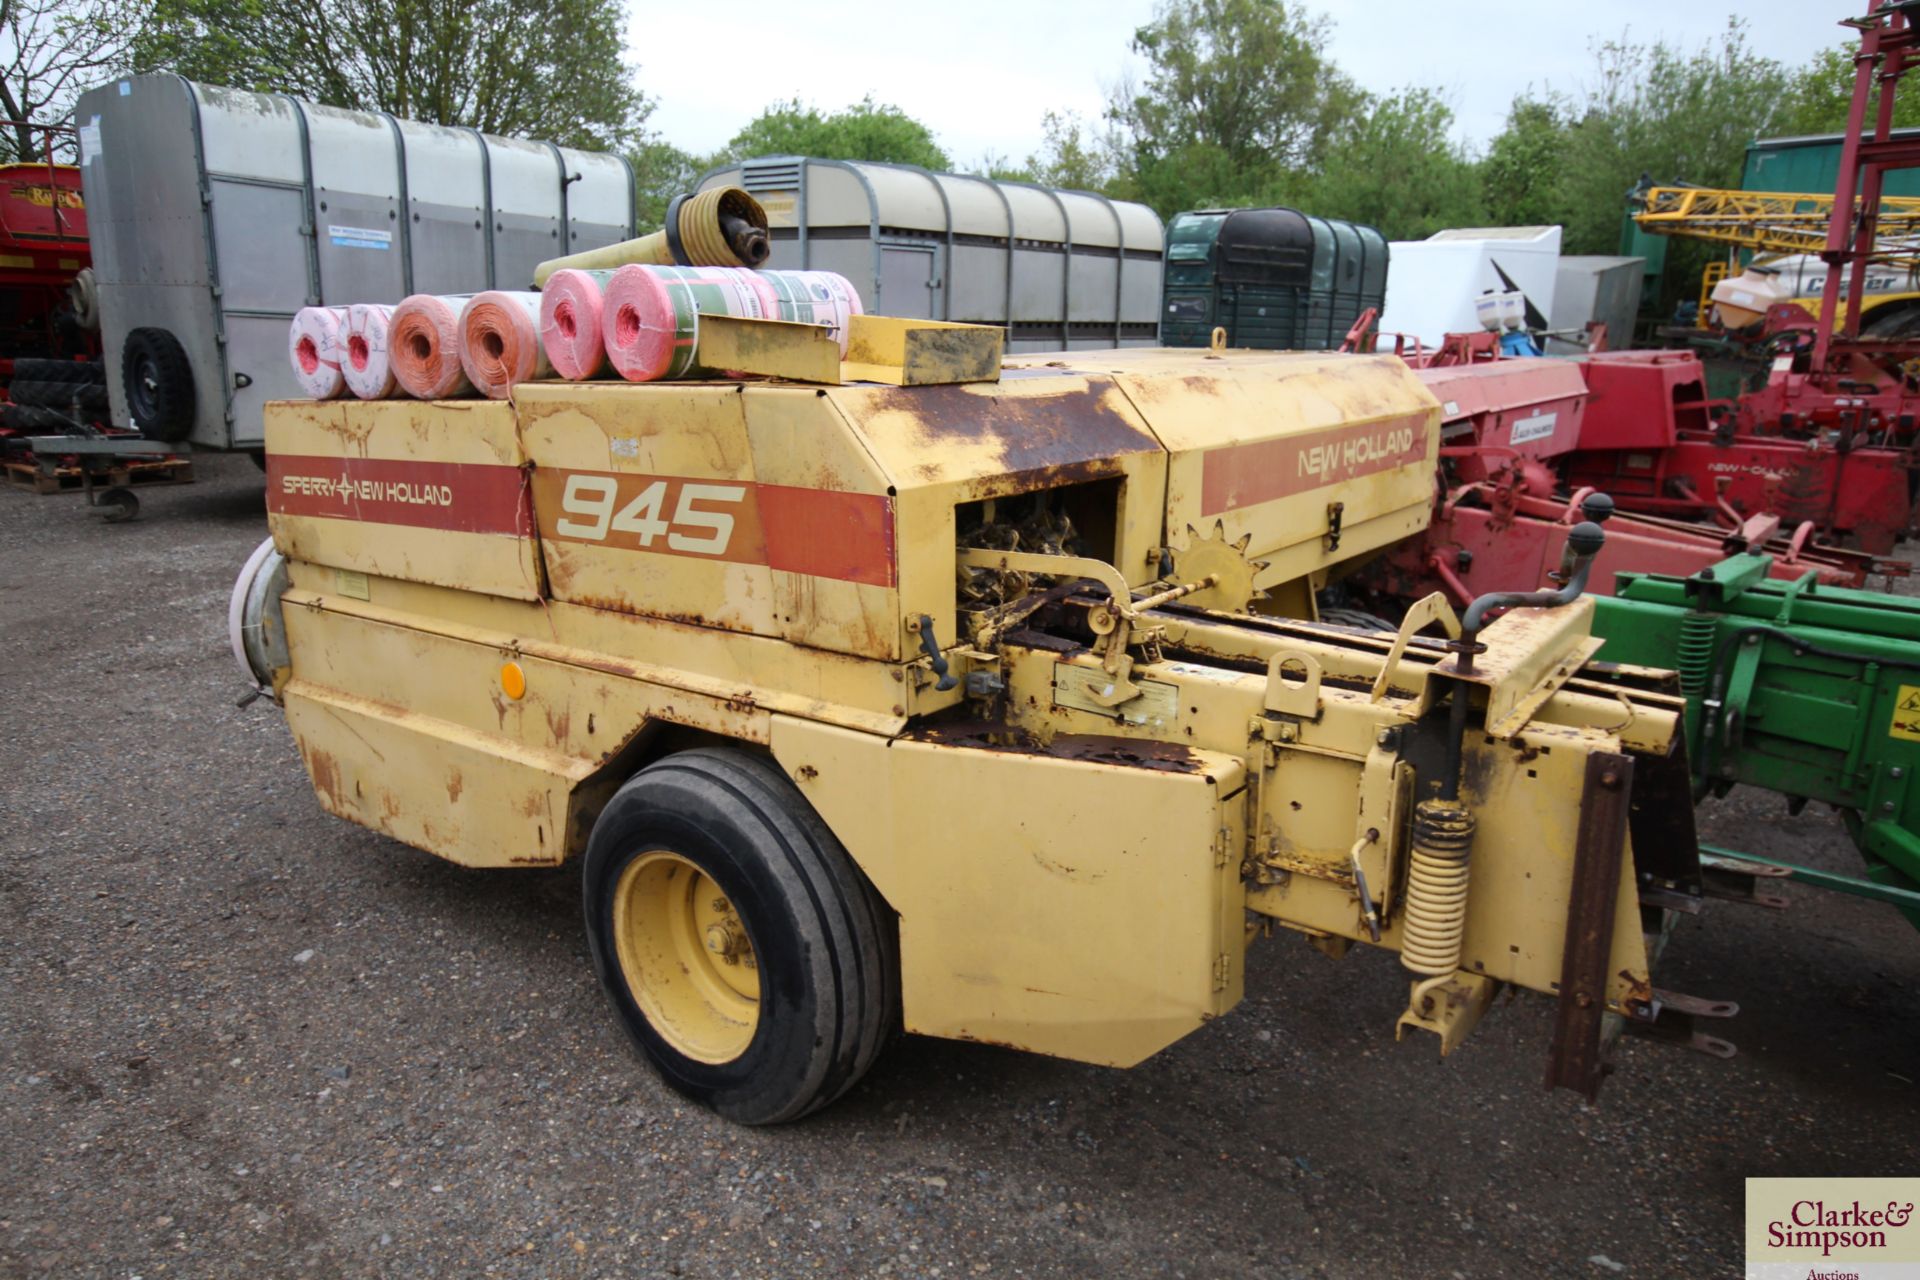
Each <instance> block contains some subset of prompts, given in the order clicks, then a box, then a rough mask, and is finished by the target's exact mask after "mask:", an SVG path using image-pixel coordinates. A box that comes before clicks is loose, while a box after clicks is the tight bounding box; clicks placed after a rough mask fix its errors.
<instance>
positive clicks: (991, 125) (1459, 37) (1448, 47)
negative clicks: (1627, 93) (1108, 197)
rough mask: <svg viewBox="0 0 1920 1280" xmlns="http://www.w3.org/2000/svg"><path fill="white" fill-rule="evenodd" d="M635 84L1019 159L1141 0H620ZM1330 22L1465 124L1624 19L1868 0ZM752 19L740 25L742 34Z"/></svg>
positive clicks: (1753, 31) (1471, 137)
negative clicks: (895, 114) (905, 128)
mask: <svg viewBox="0 0 1920 1280" xmlns="http://www.w3.org/2000/svg"><path fill="white" fill-rule="evenodd" d="M629 2H630V8H631V12H632V14H633V17H632V19H631V22H630V26H629V38H630V44H631V47H632V48H633V50H634V52H635V54H636V56H637V58H638V60H639V63H640V82H641V84H642V86H644V87H645V89H646V91H647V92H648V93H650V94H652V95H653V96H654V97H655V98H657V99H658V101H659V106H658V108H657V109H656V110H655V111H654V114H653V119H652V122H651V123H652V126H653V127H654V128H655V129H656V130H658V131H659V132H660V133H661V134H662V135H663V136H664V137H665V138H666V140H667V141H669V142H672V143H674V144H675V145H677V146H680V147H682V148H685V149H686V150H689V151H692V152H695V153H706V152H711V151H714V150H717V149H718V148H719V147H721V146H722V145H724V144H725V143H726V141H727V140H728V139H729V138H731V137H732V136H733V135H734V133H735V132H737V131H738V130H739V128H740V126H741V125H743V124H745V123H746V122H747V121H749V120H751V119H752V118H753V117H754V116H756V115H758V114H759V113H760V111H761V109H762V108H763V107H765V106H766V105H767V104H769V103H771V102H776V101H784V100H786V99H789V98H794V97H798V98H800V99H801V100H802V101H805V102H808V103H811V104H812V105H814V106H817V107H819V108H821V109H822V110H833V109H835V108H838V107H843V106H845V105H847V104H848V103H850V102H858V101H859V100H860V99H861V97H863V96H864V95H866V94H867V93H871V94H872V95H873V97H874V100H875V101H876V102H881V103H891V104H893V105H894V106H897V107H899V108H901V109H902V110H903V111H905V112H906V113H907V114H909V115H911V116H914V117H915V118H917V119H919V120H921V121H923V122H925V123H926V124H927V125H928V126H929V127H931V128H932V129H933V131H934V133H935V134H936V135H937V136H938V138H939V140H940V144H941V146H943V147H944V148H945V149H946V151H947V154H948V155H950V156H952V157H953V160H954V163H955V164H956V165H959V166H961V167H963V168H965V167H971V166H973V165H975V164H977V163H978V162H979V161H980V160H981V159H982V157H984V156H987V155H994V156H998V157H1004V158H1006V159H1009V160H1012V161H1015V162H1018V161H1021V160H1024V159H1025V158H1026V156H1027V155H1028V154H1029V153H1030V152H1032V151H1034V150H1035V149H1036V148H1037V147H1038V145H1039V142H1040V118H1041V115H1042V113H1044V112H1045V111H1046V110H1048V109H1049V108H1054V109H1064V110H1076V111H1079V112H1081V113H1082V114H1084V115H1086V116H1088V117H1097V116H1098V114H1099V112H1100V109H1101V106H1102V104H1103V103H1104V101H1105V97H1106V90H1107V88H1108V87H1109V86H1111V85H1112V84H1113V83H1114V81H1115V80H1116V79H1117V78H1118V77H1119V75H1120V74H1121V72H1122V70H1123V69H1125V68H1127V67H1128V66H1130V65H1131V66H1134V67H1135V68H1136V69H1137V67H1138V66H1139V63H1138V61H1137V59H1134V58H1133V56H1132V55H1131V54H1129V53H1128V51H1127V43H1128V40H1129V38H1130V37H1131V36H1132V34H1133V31H1134V28H1136V27H1138V26H1140V25H1141V24H1142V23H1144V22H1146V21H1147V20H1148V19H1149V18H1151V16H1152V13H1153V8H1154V4H1153V0H961V2H960V3H957V4H956V3H948V4H927V3H919V4H914V3H906V4H892V5H876V4H873V3H871V0H805V3H793V2H792V0H785V2H783V3H778V4H774V3H764V2H763V0H726V2H725V3H716V2H714V0H707V2H706V3H698V2H696V3H685V2H684V0H683V2H682V3H678V4H675V5H672V6H668V5H664V4H658V3H647V0H629ZM1312 7H1313V8H1315V9H1317V10H1319V11H1320V12H1323V13H1325V14H1327V15H1328V16H1330V17H1331V18H1332V20H1333V37H1332V41H1331V47H1330V52H1331V53H1332V56H1333V58H1334V60H1335V61H1336V62H1337V63H1338V64H1339V65H1340V66H1341V67H1342V68H1344V69H1345V70H1346V71H1347V73H1348V74H1350V75H1352V76H1353V77H1354V78H1355V79H1356V80H1358V81H1359V82H1360V84H1361V85H1362V86H1363V87H1365V88H1367V89H1370V90H1374V91H1376V92H1386V91H1389V90H1392V89H1397V88H1400V87H1402V86H1404V85H1409V84H1419V85H1425V86H1428V87H1431V88H1437V89H1440V90H1441V91H1443V92H1444V93H1446V94H1447V95H1448V97H1449V99H1450V100H1451V102H1452V103H1453V106H1454V110H1455V113H1456V114H1457V115H1458V117H1459V126H1458V133H1459V136H1460V137H1461V138H1463V139H1464V140H1466V141H1468V142H1470V143H1474V144H1481V143H1484V142H1485V141H1486V140H1487V139H1488V138H1490V137H1492V136H1493V135H1494V134H1496V133H1498V132H1499V130H1500V125H1501V122H1502V120H1503V119H1504V118H1505V116H1506V111H1507V105H1508V104H1509V103H1510V102H1511V101H1512V100H1513V97H1514V95H1515V94H1516V93H1519V92H1521V91H1523V90H1524V89H1526V88H1527V86H1528V85H1530V84H1531V85H1536V86H1540V85H1549V86H1554V87H1557V88H1573V87H1575V86H1577V85H1578V84H1579V83H1581V82H1582V81H1583V80H1584V79H1585V78H1586V77H1587V76H1588V74H1589V71H1590V68H1591V66H1592V59H1591V57H1590V55H1589V52H1588V48H1589V44H1590V42H1592V41H1593V40H1596V39H1606V38H1611V37H1616V36H1618V35H1620V34H1621V33H1622V32H1623V31H1625V32H1627V33H1628V34H1629V35H1630V36H1631V37H1632V38H1633V39H1634V40H1636V41H1652V40H1654V39H1656V38H1664V39H1666V40H1667V41H1669V42H1670V43H1674V44H1678V45H1680V46H1682V47H1685V48H1689V49H1692V48H1695V47H1697V46H1699V45H1700V44H1702V43H1704V42H1705V41H1707V40H1709V39H1710V38H1712V37H1713V36H1714V34H1715V33H1716V32H1718V31H1719V30H1720V29H1721V28H1722V27H1723V26H1724V25H1725V23H1726V15H1727V14H1728V13H1730V12H1733V11H1735V10H1738V11H1739V12H1741V13H1743V14H1744V15H1745V16H1746V19H1747V23H1748V28H1749V34H1750V38H1751V40H1752V42H1753V45H1754V47H1755V48H1756V49H1757V50H1758V51H1759V52H1760V53H1761V54H1763V55H1765V56H1767V57H1771V58H1778V59H1780V60H1782V61H1785V62H1789V63H1797V62H1799V61H1802V60H1803V59H1805V58H1806V57H1808V56H1810V55H1811V54H1812V53H1813V52H1814V51H1815V50H1817V49H1820V48H1824V47H1826V46H1829V45H1837V44H1841V43H1844V42H1846V36H1847V33H1846V32H1844V31H1842V30H1841V29H1840V28H1839V27H1838V26H1837V25H1836V24H1837V23H1838V22H1839V21H1840V20H1841V19H1842V18H1845V17H1849V16H1852V15H1854V14H1857V13H1861V12H1864V11H1865V10H1866V8H1867V0H1740V2H1738V3H1735V2H1734V0H1719V2H1716V0H1537V2H1536V3H1533V4H1531V5H1514V4H1492V5H1478V6H1471V5H1456V4H1448V3H1447V2H1446V0H1318V2H1317V3H1313V4H1312ZM749 33H756V34H749Z"/></svg>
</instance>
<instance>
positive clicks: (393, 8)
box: [136, 0, 653, 150]
mask: <svg viewBox="0 0 1920 1280" xmlns="http://www.w3.org/2000/svg"><path fill="white" fill-rule="evenodd" d="M625 23H626V9H625V6H624V5H622V4H621V2H620V0H548V2H547V3H541V4H534V3H530V2H529V0H156V3H155V6H154V16H153V21H152V23H151V25H150V26H149V27H148V29H147V30H146V32H145V33H143V35H142V37H141V39H140V41H139V42H138V44H137V46H136V56H137V59H138V61H139V63H140V65H141V66H142V68H143V69H160V70H169V71H177V72H179V73H181V74H182V75H185V76H187V77H188V78H190V79H194V80H203V81H207V82H210V83H213V84H226V85H233V86H236V87H239V88H244V89H254V90H259V91H264V92H280V93H290V94H293V95H295V96H297V97H302V98H308V99H312V100H313V101H316V102H322V103H326V104H329V105H331V106H337V107H354V108H359V109H362V110H380V111H391V112H392V113H394V114H395V115H398V116H403V117H407V118H410V119H414V120H424V121H427V122H429V123H432V124H447V125H468V126H471V127H473V128H477V129H481V130H483V131H485V132H488V133H495V134H507V135H513V134H519V135H526V136H530V137H535V138H542V139H547V140H551V141H554V142H559V143H562V144H565V145H570V146H576V147H585V148H593V149H600V150H610V149H618V148H620V147H624V146H629V145H634V144H637V143H639V142H641V141H642V140H643V138H644V136H645V125H646V118H647V115H648V113H649V112H650V111H651V110H652V105H653V104H652V102H651V101H650V100H649V99H648V98H647V96H646V95H645V94H643V93H642V92H641V91H640V89H639V88H638V86H637V85H636V84H635V83H634V77H633V70H632V69H631V68H630V66H629V65H628V63H627V61H626V57H625V52H626V51H625V47H624V43H623V38H622V35H621V32H622V30H623V28H624V26H625Z"/></svg>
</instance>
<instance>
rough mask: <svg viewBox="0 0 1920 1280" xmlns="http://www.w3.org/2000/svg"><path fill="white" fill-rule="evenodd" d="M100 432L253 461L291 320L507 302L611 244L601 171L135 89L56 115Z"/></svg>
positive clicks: (625, 213) (622, 169)
mask: <svg viewBox="0 0 1920 1280" xmlns="http://www.w3.org/2000/svg"><path fill="white" fill-rule="evenodd" d="M74 123H75V124H76V125H77V126H78V129H79V133H80V167H81V181H82V184H83V190H84V193H85V198H86V203H87V216H88V224H89V233H90V239H91V241H92V246H93V268H94V272H95V275H96V278H97V281H98V285H99V290H100V313H101V326H102V333H101V337H102V341H103V343H104V345H105V353H106V363H107V370H108V387H109V401H110V403H111V406H112V412H113V420H114V422H115V423H116V424H117V425H120V426H134V427H138V428H139V429H141V430H142V431H144V432H145V433H146V434H148V435H149V436H152V437H154V438H157V439H161V440H167V441H191V442H192V443H194V444H195V445H199V446H202V447H206V448H213V449H257V448H259V447H260V444H261V420H260V408H261V406H262V405H263V404H264V403H265V402H266V401H268V400H272V399H282V398H286V397H289V396H295V395H298V394H299V390H298V388H297V385H296V384H295V382H294V380H293V375H292V371H291V369H290V367H289V365H288V362H287V326H288V323H289V321H290V320H291V319H292V317H293V314H294V312H295V311H297V310H299V309H300V308H301V307H304V306H317V305H323V304H324V305H329V306H344V305H346V304H349V303H354V302H398V301H399V300H400V299H401V298H403V297H405V296H406V295H407V294H409V293H472V292H477V291H479V290H482V289H491V288H511V289H524V288H527V287H529V286H530V282H531V281H532V279H533V268H534V265H535V264H536V263H539V262H541V261H544V260H545V259H547V258H552V257H555V256H557V255H559V254H563V253H571V252H573V251H575V250H579V249H591V248H597V247H599V246H601V245H605V244H612V243H614V242H616V241H619V240H625V239H628V238H630V237H632V236H634V235H636V234H638V232H639V228H638V227H636V226H635V225H634V218H635V208H634V183H633V174H632V172H631V170H630V169H629V168H628V166H627V162H626V161H625V160H624V159H622V158H620V157H618V156H612V155H603V154H598V153H594V152H587V151H575V150H572V149H570V148H567V147H560V146H555V145H553V144H552V143H546V142H529V141H526V140H524V139H521V138H495V137H490V136H487V135H483V134H481V133H479V132H477V131H476V130H473V129H465V128H447V127H443V126H440V125H430V124H420V123H418V122H416V121H412V120H401V119H398V118H396V117H394V116H391V115H387V114H385V113H372V112H364V111H345V110H341V109H339V108H337V107H324V106H318V105H316V104H314V103H311V102H302V101H299V100H298V99H295V98H290V97H286V96H284V95H281V94H261V93H247V92H243V91H241V90H237V89H223V88H216V87H214V86H211V85H202V84H195V83H193V82H191V81H188V80H185V79H182V78H181V77H179V76H174V75H148V76H134V77H130V78H127V79H122V80H117V81H114V82H112V83H110V84H106V85H103V86H101V87H99V88H96V89H92V90H89V91H88V92H87V93H86V94H84V95H82V96H81V98H80V100H79V102H78V103H77V104H76V105H75V107H74Z"/></svg>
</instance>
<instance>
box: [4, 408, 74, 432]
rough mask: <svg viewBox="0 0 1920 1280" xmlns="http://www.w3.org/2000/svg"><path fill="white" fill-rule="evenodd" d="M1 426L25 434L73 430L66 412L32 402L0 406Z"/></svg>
mask: <svg viewBox="0 0 1920 1280" xmlns="http://www.w3.org/2000/svg"><path fill="white" fill-rule="evenodd" d="M0 427H6V428H7V429H8V430H11V431H18V432H20V433H22V434H23V435H43V434H46V433H48V432H58V431H71V430H73V424H72V423H70V422H68V421H67V419H66V416H65V415H64V414H58V413H55V412H54V411H53V410H51V409H42V408H41V407H40V406H38V405H31V404H9V405H7V406H5V407H4V408H0Z"/></svg>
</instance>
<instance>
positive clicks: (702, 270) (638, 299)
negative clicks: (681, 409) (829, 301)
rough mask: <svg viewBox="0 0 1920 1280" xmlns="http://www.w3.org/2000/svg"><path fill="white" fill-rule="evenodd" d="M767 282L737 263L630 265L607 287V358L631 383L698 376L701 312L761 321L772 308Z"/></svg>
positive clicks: (603, 309) (604, 320) (604, 297)
mask: <svg viewBox="0 0 1920 1280" xmlns="http://www.w3.org/2000/svg"><path fill="white" fill-rule="evenodd" d="M772 303H773V298H772V295H771V292H770V291H769V290H768V289H767V287H766V284H765V282H763V281H761V280H759V279H757V278H756V277H755V275H754V273H753V272H751V271H747V270H744V269H741V268H737V267H656V266H640V265H635V266H627V267H622V268H620V269H619V270H618V271H616V272H614V274H613V279H612V280H609V281H608V282H607V285H606V288H605V290H604V292H603V294H602V307H601V315H600V332H601V337H602V338H603V340H604V341H605V342H606V347H607V360H608V362H609V363H610V364H612V365H613V367H614V370H615V372H617V373H619V375H620V376H621V377H623V378H625V379H627V380H628V381H629V382H652V381H654V380H656V379H660V378H681V377H697V376H700V375H702V374H707V373H710V372H711V371H710V370H706V369H701V368H698V367H696V366H695V364H694V357H695V353H696V346H697V342H698V338H699V332H700V316H701V315H702V314H708V315H730V316H739V317H741V318H743V319H752V320H759V319H763V318H765V317H766V316H768V315H770V314H772V312H771V309H770V308H771V305H772Z"/></svg>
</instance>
